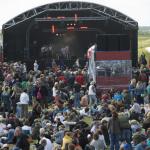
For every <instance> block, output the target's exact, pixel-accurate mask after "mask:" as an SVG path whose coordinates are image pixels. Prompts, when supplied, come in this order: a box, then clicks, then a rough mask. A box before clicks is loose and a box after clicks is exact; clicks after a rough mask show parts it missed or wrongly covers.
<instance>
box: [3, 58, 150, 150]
mask: <svg viewBox="0 0 150 150" xmlns="http://www.w3.org/2000/svg"><path fill="white" fill-rule="evenodd" d="M32 68H33V69H32V70H30V71H27V67H26V64H25V63H21V62H15V63H6V62H3V63H1V64H0V146H1V149H3V150H9V149H12V150H29V149H31V150H106V149H110V150H132V149H135V150H149V149H150V81H149V75H150V70H149V69H148V68H147V67H146V64H145V63H144V62H143V63H142V64H141V66H140V68H138V69H136V70H134V73H133V77H132V79H131V82H130V83H129V86H128V88H127V89H123V90H120V89H114V88H112V89H110V90H107V91H103V92H101V94H99V95H97V94H96V83H95V82H94V81H93V80H92V79H91V80H89V79H88V74H87V67H86V66H85V67H80V65H79V64H75V65H74V66H73V67H72V68H67V67H66V66H65V67H60V66H59V65H58V64H57V63H56V62H55V61H53V63H52V65H51V67H49V68H48V69H46V70H43V71H41V70H39V64H38V62H37V61H35V62H34V64H33V67H32ZM10 146H11V147H12V148H10Z"/></svg>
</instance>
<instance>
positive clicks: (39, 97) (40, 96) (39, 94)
mask: <svg viewBox="0 0 150 150" xmlns="http://www.w3.org/2000/svg"><path fill="white" fill-rule="evenodd" d="M36 98H37V99H38V100H41V99H42V94H41V91H40V89H39V90H38V92H37V95H36Z"/></svg>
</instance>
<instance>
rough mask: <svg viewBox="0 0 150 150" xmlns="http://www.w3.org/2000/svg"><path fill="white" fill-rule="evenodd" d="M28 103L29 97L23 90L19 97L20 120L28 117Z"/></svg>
mask: <svg viewBox="0 0 150 150" xmlns="http://www.w3.org/2000/svg"><path fill="white" fill-rule="evenodd" d="M28 103H29V95H28V94H27V90H26V89H25V90H24V91H23V92H22V93H21V95H20V104H21V118H22V117H25V118H26V117H28Z"/></svg>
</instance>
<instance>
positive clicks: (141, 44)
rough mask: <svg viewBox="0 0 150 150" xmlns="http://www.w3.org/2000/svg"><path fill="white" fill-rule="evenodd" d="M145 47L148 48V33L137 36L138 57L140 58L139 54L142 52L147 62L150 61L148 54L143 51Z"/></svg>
mask: <svg viewBox="0 0 150 150" xmlns="http://www.w3.org/2000/svg"><path fill="white" fill-rule="evenodd" d="M146 47H150V33H144V34H139V35H138V56H140V55H141V53H142V52H144V53H145V55H146V58H147V60H150V53H148V52H147V51H146V49H145V48H146ZM148 62H149V61H148Z"/></svg>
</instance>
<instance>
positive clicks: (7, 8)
mask: <svg viewBox="0 0 150 150" xmlns="http://www.w3.org/2000/svg"><path fill="white" fill-rule="evenodd" d="M60 1H69V0H0V29H1V28H2V25H3V24H4V23H6V22H7V21H8V20H10V19H12V18H14V17H15V16H17V15H19V14H21V13H23V12H25V11H27V10H29V9H32V8H34V7H37V6H41V5H44V4H48V3H53V2H60ZM71 1H74V0H71ZM79 1H81V0H79ZM82 1H83V2H84V1H85V0H82ZM86 2H94V3H97V4H100V5H104V6H107V7H110V8H113V9H115V10H117V11H120V12H122V13H124V14H125V15H127V16H129V17H131V18H132V19H134V20H136V21H137V22H138V23H139V26H150V17H149V14H150V0H94V1H93V0H86Z"/></svg>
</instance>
